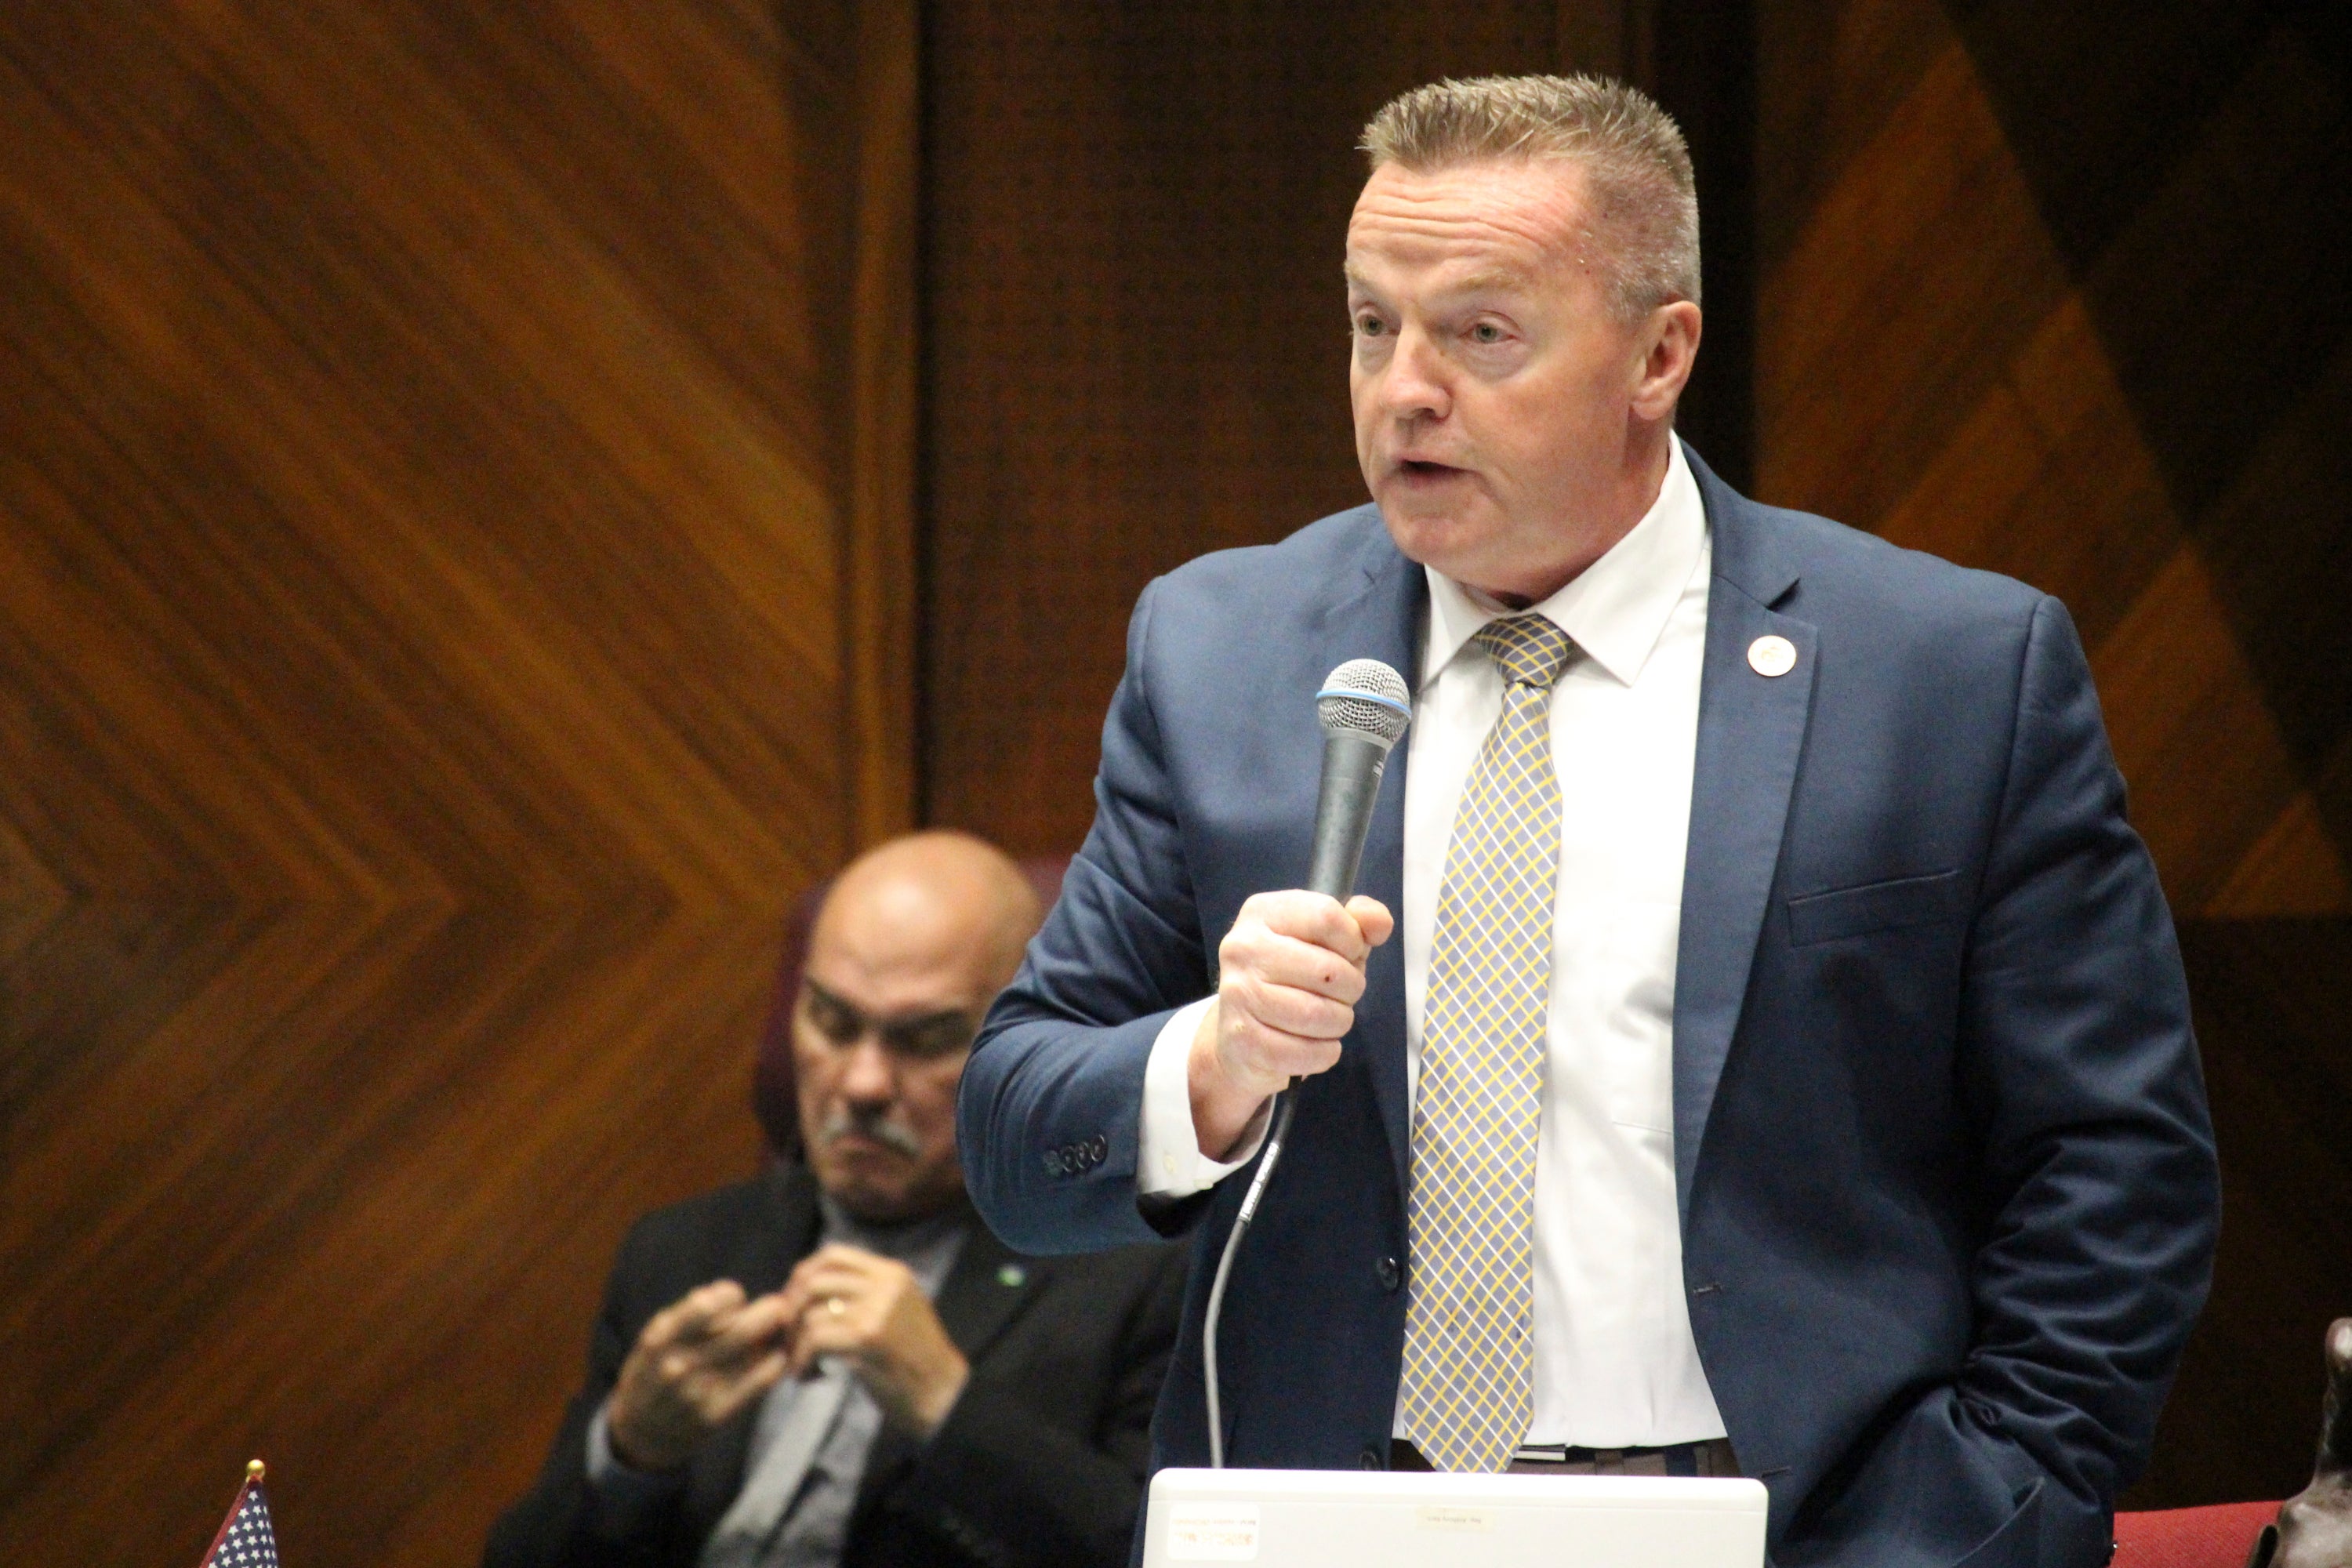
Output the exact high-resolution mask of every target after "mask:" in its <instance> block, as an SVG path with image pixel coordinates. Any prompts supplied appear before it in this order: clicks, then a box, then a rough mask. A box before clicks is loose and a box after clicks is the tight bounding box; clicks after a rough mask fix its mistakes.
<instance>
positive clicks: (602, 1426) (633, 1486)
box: [588, 1405, 686, 1522]
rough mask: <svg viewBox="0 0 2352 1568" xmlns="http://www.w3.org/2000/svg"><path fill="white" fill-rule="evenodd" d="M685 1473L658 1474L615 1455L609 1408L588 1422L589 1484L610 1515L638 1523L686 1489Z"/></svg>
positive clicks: (601, 1408) (597, 1411)
mask: <svg viewBox="0 0 2352 1568" xmlns="http://www.w3.org/2000/svg"><path fill="white" fill-rule="evenodd" d="M685 1481H686V1478H685V1476H684V1474H683V1473H679V1474H672V1475H661V1474H656V1473H655V1472H653V1471H650V1470H640V1469H635V1468H632V1467H631V1466H629V1465H628V1464H626V1463H625V1462H624V1461H623V1459H622V1458H621V1456H620V1455H618V1454H616V1453H614V1452H613V1426H612V1420H611V1417H610V1415H609V1413H608V1411H607V1408H606V1407H605V1406H603V1405H599V1406H598V1407H597V1409H596V1414H595V1415H593V1416H592V1417H590V1418H589V1422H588V1484H589V1485H590V1486H591V1487H593V1488H594V1489H595V1491H596V1496H597V1498H598V1500H600V1501H602V1502H603V1503H604V1509H605V1511H606V1513H607V1514H609V1515H614V1516H616V1517H617V1519H618V1520H620V1521H630V1522H634V1521H635V1520H637V1519H639V1518H641V1517H643V1515H644V1514H645V1513H646V1511H647V1510H650V1509H652V1508H653V1507H654V1506H655V1505H656V1504H658V1503H660V1502H662V1501H664V1500H667V1499H668V1498H670V1497H672V1496H674V1495H676V1494H677V1492H678V1491H680V1490H682V1489H684V1486H685Z"/></svg>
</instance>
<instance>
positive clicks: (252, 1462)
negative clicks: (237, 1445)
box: [245, 1459, 268, 1481]
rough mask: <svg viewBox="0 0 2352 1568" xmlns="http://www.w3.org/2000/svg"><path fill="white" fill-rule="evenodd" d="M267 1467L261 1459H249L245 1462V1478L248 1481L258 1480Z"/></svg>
mask: <svg viewBox="0 0 2352 1568" xmlns="http://www.w3.org/2000/svg"><path fill="white" fill-rule="evenodd" d="M267 1468H268V1467H267V1466H265V1465H264V1464H262V1462H261V1461H260V1460H259V1459H247V1461H246V1462H245V1479H247V1480H248V1481H257V1480H259V1479H261V1477H262V1473H263V1472H264V1471H265V1470H266V1469H267Z"/></svg>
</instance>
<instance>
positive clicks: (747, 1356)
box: [605, 1245, 971, 1470]
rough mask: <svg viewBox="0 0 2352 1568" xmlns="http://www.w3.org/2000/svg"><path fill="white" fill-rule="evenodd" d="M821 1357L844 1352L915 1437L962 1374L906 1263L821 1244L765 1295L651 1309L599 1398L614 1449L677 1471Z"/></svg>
mask: <svg viewBox="0 0 2352 1568" xmlns="http://www.w3.org/2000/svg"><path fill="white" fill-rule="evenodd" d="M822 1355H839V1356H842V1357H845V1359H846V1360H847V1361H848V1362H849V1363H850V1366H851V1367H852V1369H853V1370H854V1371H855V1372H856V1373H857V1376H858V1379H859V1381H860V1382H862V1383H864V1384H865V1385H866V1389H867V1391H868V1392H869V1393H871V1394H873V1396H874V1399H875V1402H876V1403H877V1404H878V1405H881V1407H882V1413H883V1415H884V1416H885V1418H887V1420H889V1421H890V1422H892V1423H893V1424H894V1425H897V1426H901V1427H904V1428H906V1429H907V1430H908V1431H910V1432H912V1433H914V1434H915V1435H916V1436H919V1437H929V1436H930V1435H931V1434H932V1433H933V1432H935V1431H937V1430H938V1429H939V1426H940V1423H941V1422H943V1421H945V1420H946V1419H947V1416H948V1412H949V1411H950V1410H952V1409H953V1408H954V1407H955V1402H956V1399H957V1397H958V1396H959V1395H961V1394H962V1393H963V1385H964V1383H965V1381H966V1379H967V1378H968V1377H969V1376H970V1373H971V1368H970V1365H969V1364H968V1363H966V1362H965V1360H964V1357H963V1352H961V1351H959V1350H957V1349H956V1347H955V1343H954V1342H953V1341H951V1340H950V1339H949V1338H948V1334H947V1330H946V1329H945V1328H944V1327H943V1326H941V1324H940V1320H939V1314H938V1313H937V1312H935V1311H933V1310H931V1304H930V1302H929V1300H927V1299H926V1298H925V1297H924V1295H923V1292H922V1289H921V1287H920V1286H919V1284H918V1283H917V1282H916V1279H915V1276H914V1274H913V1272H912V1271H911V1270H910V1269H908V1268H907V1266H906V1265H905V1264H903V1263H900V1262H898V1261H897V1260H895V1259H893V1258H882V1257H878V1256H877V1255H876V1254H874V1253H871V1252H865V1251H861V1250H859V1249H858V1248H856V1247H843V1246H838V1245H836V1246H831V1247H820V1248H819V1249H818V1250H816V1251H815V1252H813V1253H811V1254H810V1255H809V1256H808V1257H807V1258H803V1259H802V1260H801V1264H800V1267H799V1268H795V1269H793V1273H792V1277H791V1278H790V1279H787V1280H785V1281H784V1285H783V1289H781V1290H777V1291H775V1292H773V1293H772V1294H771V1295H766V1296H759V1297H753V1298H749V1299H747V1298H746V1297H745V1295H744V1293H743V1288H742V1287H741V1286H740V1285H738V1284H737V1283H735V1281H733V1280H731V1279H720V1280H717V1281H715V1282H713V1283H711V1284H709V1285H705V1286H702V1287H701V1288H700V1289H695V1290H691V1291H688V1293H687V1294H686V1295H684V1296H682V1297H680V1298H679V1299H678V1300H677V1301H675V1302H672V1303H671V1304H670V1305H669V1306H667V1307H665V1308H663V1309H662V1310H660V1311H659V1312H656V1314H654V1316H653V1318H652V1320H651V1321H648V1322H647V1323H646V1326H645V1331H643V1332H642V1333H640V1334H639V1335H638V1336H637V1342H636V1343H635V1345H634V1346H633V1347H631V1349H630V1351H629V1355H628V1359H627V1360H626V1361H625V1362H624V1363H622V1366H621V1375H620V1377H619V1379H618V1380H617V1381H616V1382H615V1383H614V1386H613V1394H612V1398H611V1400H610V1401H609V1403H608V1404H607V1405H606V1406H605V1420H606V1423H607V1426H608V1430H609V1433H610V1436H611V1438H612V1443H613V1451H614V1455H615V1456H616V1457H617V1458H620V1460H621V1461H622V1462H623V1463H624V1464H626V1465H629V1466H631V1467H632V1468H637V1469H643V1470H674V1469H677V1468H679V1467H680V1466H683V1465H684V1464H685V1463H686V1462H687V1461H688V1459H689V1458H692V1457H693V1454H694V1451H695V1449H696V1448H698V1447H700V1446H701V1444H702V1442H703V1441H704V1440H705V1439H706V1438H708V1437H709V1436H710V1434H711V1433H713V1432H715V1431H717V1430H718V1429H719V1427H721V1426H725V1425H726V1424H727V1423H728V1422H729V1421H730V1420H732V1419H734V1417H735V1416H736V1415H737V1414H738V1413H740V1411H741V1410H742V1409H743V1408H744V1407H745V1406H746V1405H750V1404H751V1402H752V1401H753V1400H755V1399H759V1398H761V1397H762V1396H764V1395H765V1394H767V1392H768V1390H769V1389H771V1388H772V1387H774V1386H775V1384H776V1383H777V1382H778V1381H779V1380H781V1379H782V1378H784V1377H786V1376H793V1377H800V1376H805V1375H808V1374H809V1373H811V1372H812V1371H813V1370H814V1367H815V1364H816V1359H817V1357H819V1356H822Z"/></svg>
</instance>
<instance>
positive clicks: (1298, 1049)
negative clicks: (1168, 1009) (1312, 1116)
mask: <svg viewBox="0 0 2352 1568" xmlns="http://www.w3.org/2000/svg"><path fill="white" fill-rule="evenodd" d="M1395 926H1396V921H1395V919H1394V917H1392V916H1391V914H1390V913H1389V911H1388V907H1387V906H1386V905H1384V904H1382V903H1381V902H1380V901H1379V900H1376V899H1368V898H1364V897H1362V896H1361V895H1359V896H1357V897H1355V898H1352V899H1349V900H1348V901H1347V903H1346V904H1345V905H1342V904H1340V903H1339V900H1336V899H1332V898H1329V897H1328V896H1326V895H1324V894H1322V893H1309V892H1305V891H1301V890H1297V889H1294V890H1292V891H1288V892H1280V893H1260V894H1257V895H1256V896H1255V897H1254V898H1252V899H1251V900H1249V901H1248V902H1247V903H1245V904H1244V905H1243V906H1242V908H1241V914H1240V915H1239V917H1238V918H1236V919H1235V920H1234V928H1233V930H1231V931H1227V932H1226V933H1225V940H1224V941H1223V942H1222V943H1220V944H1219V945H1218V948H1217V969H1218V982H1217V997H1216V1000H1215V1001H1214V1002H1213V1003H1212V1004H1211V1005H1210V1006H1209V1010H1208V1012H1207V1014H1206V1015H1205V1016H1203V1017H1202V1020H1201V1025H1200V1027H1199V1029H1198V1030H1196V1031H1195V1032H1194V1034H1193V1036H1192V1051H1191V1055H1190V1058H1189V1059H1188V1062H1187V1068H1188V1072H1187V1078H1188V1079H1189V1087H1190V1088H1191V1090H1192V1127H1193V1131H1195V1133H1196V1134H1197V1135H1198V1137H1199V1139H1200V1143H1201V1152H1202V1153H1203V1154H1205V1155H1207V1156H1208V1157H1209V1158H1211V1159H1213V1160H1218V1159H1223V1158H1224V1157H1226V1155H1228V1154H1229V1153H1230V1152H1232V1151H1233V1148H1234V1145H1235V1144H1236V1143H1237V1142H1240V1141H1241V1138H1242V1136H1243V1134H1244V1133H1245V1132H1246V1131H1248V1130H1249V1127H1250V1124H1251V1122H1252V1121H1255V1120H1256V1117H1257V1113H1258V1110H1259V1109H1260V1108H1261V1107H1262V1106H1264V1105H1265V1101H1266V1099H1267V1097H1269V1096H1271V1095H1274V1094H1277V1093H1279V1092H1281V1090H1282V1089H1285V1088H1286V1087H1288V1085H1289V1083H1290V1080H1291V1079H1295V1078H1309V1077H1312V1076H1313V1075H1315V1074H1316V1073H1319V1072H1327V1071H1328V1070H1329V1069H1330V1068H1332V1066H1333V1065H1335V1064H1336V1063H1337V1062H1338V1061H1339V1040H1340V1037H1342V1036H1344V1035H1346V1034H1347V1032H1348V1031H1349V1029H1351V1028H1353V1027H1355V1024H1356V1004H1357V1002H1359V1001H1360V1000H1361V999H1362V997H1363V994H1364V965H1365V963H1366V962H1367V961H1368V960H1370V957H1371V952H1372V949H1374V948H1376V947H1378V946H1380V945H1381V943H1382V942H1386V941H1388V939H1389V935H1390V933H1391V931H1393V930H1394V929H1395Z"/></svg>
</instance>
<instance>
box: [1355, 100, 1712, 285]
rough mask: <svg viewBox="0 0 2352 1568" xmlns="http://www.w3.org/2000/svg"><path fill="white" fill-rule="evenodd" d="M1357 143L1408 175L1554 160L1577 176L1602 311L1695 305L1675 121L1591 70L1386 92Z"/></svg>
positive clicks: (1690, 192)
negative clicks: (1597, 234)
mask: <svg viewBox="0 0 2352 1568" xmlns="http://www.w3.org/2000/svg"><path fill="white" fill-rule="evenodd" d="M1359 145H1360V147H1361V148H1362V149H1363V151H1364V153H1365V154H1366V155H1367V156H1369V157H1370V159H1371V162H1372V167H1373V169H1374V170H1375V171H1377V170H1378V169H1380V168H1381V165H1382V164H1386V163H1394V164H1397V165H1398V166H1399V167H1401V168H1404V169H1408V170H1411V171H1412V172H1413V173H1415V174H1427V173H1433V172H1435V171H1437V170H1441V169H1449V168H1453V167H1454V166H1456V165H1457V164H1462V163H1482V162H1485V161H1487V160H1490V159H1498V158H1559V159H1563V160H1568V161H1570V162H1573V163H1576V164H1577V165H1578V166H1579V167H1580V168H1581V169H1582V170H1583V171H1584V175H1585V194H1586V198H1587V201H1588V203H1589V205H1590V206H1591V210H1592V216H1593V224H1594V227H1595V228H1596V229H1597V230H1599V231H1601V234H1602V236H1603V238H1602V243H1601V250H1602V253H1603V254H1602V256H1601V267H1602V268H1603V279H1604V285H1605V287H1606V289H1607V290H1608V294H1609V300H1610V304H1611V306H1612V309H1613V310H1615V311H1616V312H1617V314H1618V315H1619V316H1621V317H1622V318H1624V319H1626V320H1629V321H1631V320H1635V319H1638V318H1640V317H1641V316H1643V315H1645V314H1647V313H1648V312H1649V311H1651V310H1654V309H1656V308H1657V307H1658V306H1660V305H1663V304H1664V303H1665V302H1666V301H1668V300H1691V301H1693V302H1694V303H1696V301H1697V300H1698V186H1697V183H1696V180H1694V179H1693V178H1692V175H1691V160H1690V148H1689V147H1688V146H1687V145H1686V144H1685V142H1684V141H1683V133H1682V128H1681V127H1679V126H1677V125H1676V124H1675V121H1674V117H1673V116H1672V115H1670V114H1668V113H1667V112H1666V111H1665V110H1663V109H1661V108H1659V107H1658V105H1657V103H1656V101H1655V100H1653V99H1652V98H1650V96H1649V95H1648V94H1646V93H1644V92H1643V91H1642V90H1641V89H1638V88H1633V87H1628V86H1626V85H1625V84H1624V83H1623V82H1622V81H1615V80H1612V79H1610V78H1608V77H1600V76H1489V77H1478V78H1475V79H1472V80H1469V81H1451V80H1448V81H1440V82H1433V83H1431V84H1430V85H1429V86H1427V87H1417V88H1414V89H1412V91H1411V92H1408V93H1405V94H1403V95H1402V97H1399V98H1393V99H1391V100H1389V101H1388V102H1387V103H1386V104H1384V105H1383V106H1382V107H1381V111H1380V112H1379V113H1378V114H1375V115H1373V116H1372V121H1371V123H1370V124H1369V125H1367V126H1365V127H1364V139H1363V141H1362V142H1360V143H1359Z"/></svg>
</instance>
